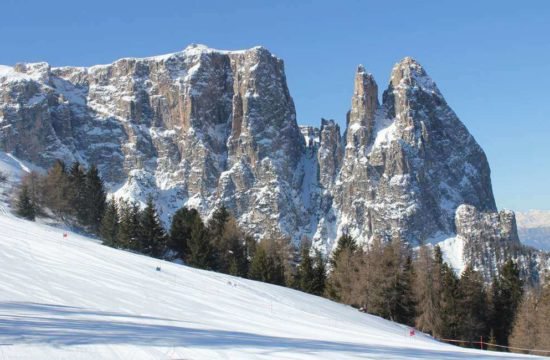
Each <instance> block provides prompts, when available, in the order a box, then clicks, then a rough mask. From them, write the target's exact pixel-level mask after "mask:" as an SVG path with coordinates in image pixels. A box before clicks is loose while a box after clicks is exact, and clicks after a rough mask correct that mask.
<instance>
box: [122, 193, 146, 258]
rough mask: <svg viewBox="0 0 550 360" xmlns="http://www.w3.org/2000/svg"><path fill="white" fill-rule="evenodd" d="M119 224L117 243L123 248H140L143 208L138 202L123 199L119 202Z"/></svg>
mask: <svg viewBox="0 0 550 360" xmlns="http://www.w3.org/2000/svg"><path fill="white" fill-rule="evenodd" d="M118 212H119V226H118V233H117V244H118V246H119V247H121V248H125V249H130V250H136V251H139V250H140V243H139V233H140V218H141V210H140V208H139V205H138V204H137V203H132V204H130V203H129V202H128V201H127V200H124V199H121V200H119V202H118Z"/></svg>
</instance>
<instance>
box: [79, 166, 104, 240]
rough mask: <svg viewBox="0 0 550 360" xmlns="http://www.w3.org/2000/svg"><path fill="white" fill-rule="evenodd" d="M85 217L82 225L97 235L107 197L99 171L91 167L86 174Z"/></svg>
mask: <svg viewBox="0 0 550 360" xmlns="http://www.w3.org/2000/svg"><path fill="white" fill-rule="evenodd" d="M85 193H86V197H85V198H86V216H85V219H86V220H85V222H84V224H83V225H87V226H89V227H90V230H91V231H92V232H95V233H97V232H98V231H99V226H100V224H101V218H102V217H103V211H105V203H106V200H107V195H106V192H105V187H104V185H103V180H101V177H100V176H99V170H98V169H97V167H96V166H95V165H92V166H91V167H90V169H88V171H87V172H86V192H85Z"/></svg>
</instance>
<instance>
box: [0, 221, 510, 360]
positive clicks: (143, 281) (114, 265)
mask: <svg viewBox="0 0 550 360" xmlns="http://www.w3.org/2000/svg"><path fill="white" fill-rule="evenodd" d="M0 229H1V231H0V263H1V264H2V271H0V318H1V320H0V354H1V355H2V358H4V359H38V358H40V359H217V358H224V359H243V358H255V359H319V358H326V359H348V358H362V359H366V358H377V359H379V358H385V359H410V358H415V359H443V358H445V359H471V358H474V357H475V358H477V359H492V358H495V357H497V356H506V357H517V355H510V354H508V355H505V354H497V353H490V352H480V351H477V350H468V349H462V348H458V347H454V346H450V345H446V344H442V343H438V342H436V341H434V340H432V339H430V338H429V337H427V336H424V335H422V334H419V333H417V335H416V336H413V337H411V336H409V329H408V328H407V327H405V326H401V325H397V324H395V323H392V322H389V321H386V320H383V319H381V318H378V317H374V316H370V315H365V314H362V313H359V312H358V311H356V310H354V309H352V308H350V307H347V306H344V305H340V304H337V303H334V302H331V301H328V300H326V299H323V298H319V297H315V296H311V295H307V294H305V293H301V292H297V291H294V290H291V289H287V288H282V287H278V286H274V285H268V284H264V283H259V282H254V281H250V280H244V279H240V278H235V277H231V276H228V275H222V274H217V273H212V272H207V271H201V270H196V269H192V268H189V267H186V266H182V265H177V264H172V263H167V262H163V261H159V260H155V259H152V258H148V257H145V256H141V255H137V254H132V253H129V252H124V251H120V250H115V249H111V248H108V247H105V246H102V245H100V244H98V243H97V241H94V240H92V239H88V238H85V237H82V236H79V235H76V234H73V233H68V237H67V238H64V237H63V230H61V229H57V228H53V227H49V226H46V225H42V224H36V223H32V222H27V221H24V220H20V219H17V218H14V217H12V216H10V215H0ZM157 266H160V267H161V271H157V270H156V267H157Z"/></svg>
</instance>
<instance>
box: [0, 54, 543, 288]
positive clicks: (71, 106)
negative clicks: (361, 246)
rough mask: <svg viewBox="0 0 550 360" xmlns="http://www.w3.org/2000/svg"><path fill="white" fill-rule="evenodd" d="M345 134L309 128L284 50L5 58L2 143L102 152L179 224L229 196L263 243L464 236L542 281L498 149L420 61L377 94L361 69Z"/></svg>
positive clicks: (54, 155) (484, 262) (127, 189)
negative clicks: (298, 108)
mask: <svg viewBox="0 0 550 360" xmlns="http://www.w3.org/2000/svg"><path fill="white" fill-rule="evenodd" d="M353 86H354V93H353V96H352V100H351V109H350V111H349V112H348V114H347V122H346V129H344V132H343V133H341V131H340V127H339V126H338V124H337V123H336V122H334V121H333V120H322V122H321V126H320V127H319V128H315V127H299V126H298V123H297V119H296V112H295V108H294V103H293V100H292V97H291V96H290V92H289V90H288V87H287V83H286V77H285V73H284V65H283V61H282V60H281V59H279V58H277V57H275V56H274V55H273V54H271V53H270V52H269V51H268V50H267V49H265V48H263V47H255V48H252V49H248V50H242V51H222V50H215V49H210V48H208V47H206V46H203V45H192V46H189V47H187V48H186V49H185V50H183V51H181V52H178V53H174V54H167V55H162V56H156V57H149V58H142V59H136V58H127V59H120V60H118V61H115V62H114V63H112V64H108V65H98V66H92V67H89V68H82V67H59V68H52V67H50V66H49V65H48V64H47V63H37V64H18V65H16V66H15V67H7V66H1V67H0V150H2V151H4V152H9V153H11V154H13V155H14V156H16V157H17V158H19V159H22V160H26V161H29V162H31V163H33V164H36V165H38V166H42V167H47V166H49V165H51V164H52V162H53V161H54V160H55V159H58V158H60V159H63V160H65V161H66V162H72V161H75V160H78V161H80V162H82V163H84V164H90V163H96V164H97V165H98V167H99V169H100V171H101V173H102V175H103V176H104V178H105V180H106V182H107V185H108V186H109V188H110V189H111V191H112V192H114V193H115V194H116V195H117V196H122V197H127V198H132V199H135V200H143V199H144V198H145V197H146V196H147V195H148V194H152V195H153V196H154V197H155V199H156V201H157V203H158V204H159V206H160V208H161V213H162V217H163V219H164V220H165V221H166V222H168V221H169V218H170V216H171V214H173V212H174V211H175V210H176V209H177V208H179V207H180V206H183V205H185V206H189V207H193V208H197V209H198V210H199V211H200V212H201V214H202V215H203V216H208V215H209V214H211V213H212V211H213V210H215V209H216V208H217V207H219V206H221V205H222V204H224V205H225V206H227V207H228V208H229V209H230V210H231V211H232V212H233V213H234V214H235V216H236V217H237V219H238V221H239V223H240V224H241V226H242V227H243V228H244V229H246V230H247V231H248V232H249V233H250V234H252V235H254V236H255V237H256V238H258V239H261V238H263V237H267V236H289V237H291V238H292V239H293V240H294V241H295V242H299V241H301V239H303V238H304V237H308V238H311V239H312V240H313V243H314V246H315V247H317V248H319V249H321V250H322V251H324V252H325V253H329V252H330V251H331V249H332V248H333V246H334V244H335V241H336V239H337V238H338V237H339V236H340V235H341V234H343V233H349V234H351V235H352V236H353V237H355V238H356V239H358V240H359V241H360V242H361V243H368V242H370V241H373V239H376V238H379V239H381V240H383V241H391V240H392V239H399V240H402V241H406V242H408V243H410V244H413V245H418V244H422V243H436V242H438V241H441V240H445V239H449V238H456V239H458V241H460V242H462V243H463V246H462V247H461V248H462V249H463V255H462V257H463V260H464V261H465V262H466V263H472V264H474V265H476V267H479V268H480V269H483V270H484V274H485V276H486V278H487V279H490V278H491V276H492V275H494V273H495V271H496V269H497V268H498V266H499V265H500V264H501V263H502V261H503V259H505V258H507V257H513V258H515V259H517V260H518V261H520V262H521V263H522V271H523V272H524V275H525V276H526V277H532V278H536V277H537V274H538V272H539V271H540V270H541V269H542V268H543V267H545V266H547V265H546V263H545V261H546V260H545V259H546V257H545V256H546V255H544V254H539V253H533V252H532V251H531V250H528V249H525V248H523V247H522V246H521V244H520V243H519V239H518V237H517V229H516V221H515V216H514V214H513V213H512V212H507V211H504V212H500V213H498V212H497V208H496V204H495V200H494V196H493V191H492V186H491V178H490V168H489V164H488V162H487V158H486V156H485V154H484V152H483V150H482V149H481V147H480V146H479V145H478V144H477V142H476V141H475V139H474V138H473V137H472V135H471V134H470V133H469V132H468V130H467V129H466V127H465V126H464V125H463V124H462V123H461V122H460V120H459V119H458V117H457V116H456V114H455V113H454V112H453V110H452V109H451V108H450V107H449V105H448V104H447V103H446V101H445V99H444V98H443V95H442V94H441V92H440V91H439V89H438V87H437V86H436V84H435V82H434V81H433V80H432V79H431V78H430V77H429V76H428V74H427V72H426V71H425V70H424V68H423V67H422V66H421V65H420V64H419V63H418V62H417V61H415V60H414V59H412V58H410V57H407V58H404V59H403V60H402V61H400V62H399V63H397V64H396V65H395V66H394V68H393V70H392V74H391V77H390V81H389V84H388V87H387V89H386V90H385V91H384V92H383V94H382V101H381V102H380V101H379V96H378V95H379V94H378V85H377V83H376V81H375V80H374V78H373V76H372V75H371V74H369V73H368V72H367V71H366V70H365V68H364V67H363V66H359V67H358V68H357V72H356V74H355V79H354V84H353Z"/></svg>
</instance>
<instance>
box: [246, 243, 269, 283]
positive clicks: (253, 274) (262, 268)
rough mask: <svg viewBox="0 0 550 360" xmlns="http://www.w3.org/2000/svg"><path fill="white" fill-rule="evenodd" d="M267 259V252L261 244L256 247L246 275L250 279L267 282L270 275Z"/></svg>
mask: <svg viewBox="0 0 550 360" xmlns="http://www.w3.org/2000/svg"><path fill="white" fill-rule="evenodd" d="M269 271H270V270H269V260H268V256H267V252H266V251H265V249H264V247H263V246H259V247H258V248H257V249H256V253H255V254H254V257H253V258H252V262H251V263H250V270H249V273H248V277H249V278H250V279H252V280H258V281H263V282H269V280H270V278H271V275H270V274H269Z"/></svg>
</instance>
